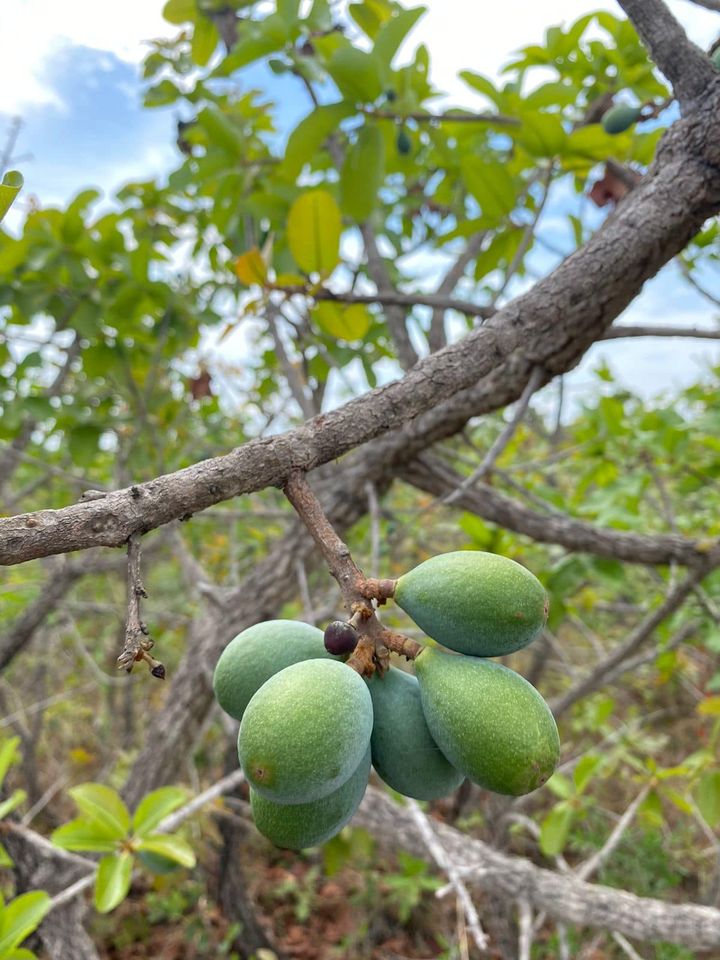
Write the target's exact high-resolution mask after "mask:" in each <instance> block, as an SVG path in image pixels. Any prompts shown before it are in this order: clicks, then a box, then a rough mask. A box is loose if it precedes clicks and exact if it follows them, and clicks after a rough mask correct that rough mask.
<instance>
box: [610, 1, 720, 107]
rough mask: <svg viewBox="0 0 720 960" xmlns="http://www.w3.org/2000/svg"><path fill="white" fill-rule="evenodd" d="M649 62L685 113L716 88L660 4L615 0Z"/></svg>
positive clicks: (713, 74) (705, 64)
mask: <svg viewBox="0 0 720 960" xmlns="http://www.w3.org/2000/svg"><path fill="white" fill-rule="evenodd" d="M618 3H619V4H620V6H621V7H622V8H623V10H624V11H625V13H626V14H627V15H628V18H629V19H630V20H631V21H632V24H633V26H634V27H635V29H636V30H637V32H638V34H639V36H640V39H641V40H642V42H643V44H644V45H645V46H646V47H647V50H648V53H649V54H650V57H651V59H652V60H653V61H654V62H655V63H656V64H657V66H658V67H659V68H660V69H661V70H662V72H663V73H664V74H665V76H666V77H667V78H668V80H669V81H670V83H671V84H672V87H673V90H674V91H675V95H676V96H677V98H678V100H679V101H680V104H681V106H682V107H683V108H685V109H687V108H688V107H690V106H692V105H693V102H694V101H697V100H699V99H700V98H701V97H704V96H706V95H707V93H708V89H709V88H710V87H711V86H717V82H718V79H719V78H718V74H717V71H716V70H715V68H714V67H713V65H712V64H711V62H710V60H709V58H708V57H707V56H706V55H705V54H704V53H703V51H702V50H701V49H700V48H699V47H696V46H695V44H694V43H691V42H690V40H689V39H688V37H687V34H686V33H685V31H684V30H683V28H682V26H681V24H680V23H679V22H678V21H677V20H676V19H675V17H674V16H673V15H672V13H670V11H669V10H668V8H667V7H666V6H665V4H664V3H663V0H618Z"/></svg>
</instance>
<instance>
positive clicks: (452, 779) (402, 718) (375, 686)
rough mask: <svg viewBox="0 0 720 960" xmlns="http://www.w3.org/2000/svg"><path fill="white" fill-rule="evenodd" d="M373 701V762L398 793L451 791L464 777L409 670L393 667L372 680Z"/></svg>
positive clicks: (422, 795)
mask: <svg viewBox="0 0 720 960" xmlns="http://www.w3.org/2000/svg"><path fill="white" fill-rule="evenodd" d="M368 687H369V689H370V696H371V697H372V701H373V712H374V714H375V722H374V724H373V732H372V739H371V740H370V745H371V747H372V761H373V766H374V767H375V769H376V770H377V772H378V774H379V776H380V777H382V779H383V780H384V781H385V783H387V785H388V786H390V787H392V788H393V790H397V791H398V793H402V794H404V795H405V796H406V797H414V798H415V799H416V800H435V799H436V798H437V797H443V796H445V795H446V794H448V793H452V791H453V790H456V789H457V788H458V787H459V786H460V784H461V783H462V782H463V780H464V779H465V777H464V776H463V774H462V773H460V771H459V770H456V769H455V768H454V767H453V766H451V765H450V764H449V763H448V761H447V760H446V759H445V757H444V756H443V755H442V753H441V752H440V750H439V749H438V746H437V744H436V743H435V741H434V740H433V738H432V737H431V735H430V731H429V730H428V725H427V723H426V722H425V715H424V714H423V711H422V704H421V702H420V687H419V686H418V682H417V680H416V679H415V677H413V676H412V675H411V674H409V673H403V671H402V670H397V669H396V668H395V667H390V669H389V670H388V672H387V673H386V674H385V676H383V677H380V676H378V675H377V674H376V675H375V676H374V677H372V679H371V680H369V681H368Z"/></svg>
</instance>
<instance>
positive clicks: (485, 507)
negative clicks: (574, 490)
mask: <svg viewBox="0 0 720 960" xmlns="http://www.w3.org/2000/svg"><path fill="white" fill-rule="evenodd" d="M400 476H401V477H402V478H403V479H404V480H405V481H407V482H408V483H411V484H412V485H413V486H415V487H418V488H419V489H421V490H425V491H426V492H427V493H430V494H432V495H433V496H435V497H445V496H447V495H449V494H451V493H452V492H453V491H455V490H457V489H459V487H460V485H461V484H462V482H463V477H462V476H461V475H460V474H459V473H457V472H456V471H455V470H453V469H452V468H451V467H449V466H447V465H446V464H445V463H443V462H442V461H441V460H440V459H439V458H437V457H434V456H432V455H431V454H426V455H423V456H422V457H419V458H417V459H416V460H413V461H412V463H409V464H408V465H407V466H405V467H402V468H401V470H400ZM456 503H457V505H458V506H460V507H462V508H463V509H465V510H470V511H471V512H472V513H476V514H477V515H478V516H480V517H483V519H485V520H489V521H490V522H491V523H497V524H498V525H499V526H501V527H505V528H506V529H508V530H513V531H514V532H515V533H522V534H524V535H525V536H528V537H532V539H533V540H537V541H539V542H540V543H557V544H560V545H561V546H563V547H566V548H567V549H568V550H576V551H581V552H583V553H593V554H596V555H597V556H601V557H613V558H614V559H617V560H623V561H626V562H627V563H646V564H662V565H664V564H669V563H679V564H682V565H683V566H687V567H701V566H703V565H704V564H706V563H707V562H708V561H710V562H713V563H714V562H717V561H719V560H720V540H718V539H717V538H715V539H713V540H694V539H690V538H688V537H682V536H679V535H677V534H654V535H651V534H644V533H629V532H626V531H621V530H609V529H606V528H603V527H597V526H595V525H594V524H591V523H586V522H585V521H583V520H575V519H574V518H573V517H569V516H564V515H560V514H558V513H549V514H542V513H538V512H537V511H535V510H531V509H530V508H529V507H526V506H525V504H523V503H520V502H519V501H518V500H514V499H513V498H512V497H508V496H506V495H505V494H504V493H500V492H499V491H498V490H496V489H495V488H494V487H491V486H489V485H488V484H484V483H477V484H476V485H475V486H474V487H473V489H471V490H467V489H466V490H464V491H463V492H462V495H461V496H459V497H458V498H457V499H456Z"/></svg>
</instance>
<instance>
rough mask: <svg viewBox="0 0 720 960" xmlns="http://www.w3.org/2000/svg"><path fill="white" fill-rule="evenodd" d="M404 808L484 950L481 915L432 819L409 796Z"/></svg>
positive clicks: (475, 938)
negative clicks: (445, 876)
mask: <svg viewBox="0 0 720 960" xmlns="http://www.w3.org/2000/svg"><path fill="white" fill-rule="evenodd" d="M404 809H406V810H407V811H408V812H409V813H410V816H411V817H412V819H413V820H414V822H415V825H416V827H417V829H418V833H419V834H420V836H421V837H422V838H423V841H424V843H425V845H426V846H427V848H428V851H429V852H430V855H431V857H432V858H433V860H434V861H435V863H436V864H437V865H438V867H440V869H441V870H442V871H443V873H445V874H446V875H447V878H448V880H449V881H450V885H451V886H452V888H453V890H454V891H455V893H456V894H457V897H458V899H459V900H460V902H461V903H462V907H463V912H464V914H465V920H466V922H467V926H468V929H469V930H470V933H471V934H472V938H473V940H474V941H475V946H476V947H477V948H478V950H480V951H481V952H484V951H485V950H487V948H488V938H487V935H486V934H485V932H484V930H483V928H482V925H481V923H480V917H479V916H478V912H477V910H476V909H475V904H474V903H473V902H472V897H471V896H470V894H469V893H468V889H467V887H466V886H465V884H464V883H463V881H462V879H461V878H460V875H459V873H458V871H457V868H456V866H455V864H454V863H453V862H452V859H451V858H450V856H449V854H448V852H447V850H446V849H445V848H444V847H443V844H442V842H441V841H440V840H439V838H438V837H437V835H436V833H435V831H434V830H433V828H432V825H431V824H430V821H429V820H428V818H427V817H426V816H425V814H424V813H423V812H422V810H421V809H420V807H419V806H418V804H417V802H416V801H415V800H412V799H410V798H408V799H407V801H406V805H405V808H404Z"/></svg>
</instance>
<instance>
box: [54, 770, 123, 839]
mask: <svg viewBox="0 0 720 960" xmlns="http://www.w3.org/2000/svg"><path fill="white" fill-rule="evenodd" d="M68 793H69V794H70V796H71V797H72V798H73V800H74V801H75V803H76V804H77V805H78V807H79V808H80V810H81V811H82V812H83V813H84V814H85V815H86V816H87V817H89V818H90V819H91V820H93V821H96V822H97V823H101V824H103V826H105V827H106V828H107V829H108V830H109V831H113V832H114V833H115V835H116V836H117V837H118V838H122V837H124V836H126V834H127V832H128V829H129V828H130V811H129V810H128V808H127V807H126V806H125V803H124V802H123V799H122V797H121V796H120V794H119V793H118V792H117V790H113V789H112V787H106V786H105V784H102V783H81V784H79V785H78V786H77V787H73V788H72V789H71V790H68Z"/></svg>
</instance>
